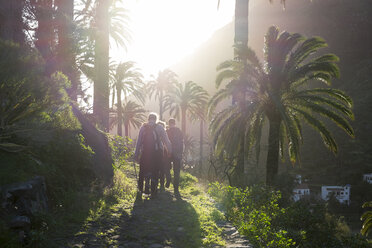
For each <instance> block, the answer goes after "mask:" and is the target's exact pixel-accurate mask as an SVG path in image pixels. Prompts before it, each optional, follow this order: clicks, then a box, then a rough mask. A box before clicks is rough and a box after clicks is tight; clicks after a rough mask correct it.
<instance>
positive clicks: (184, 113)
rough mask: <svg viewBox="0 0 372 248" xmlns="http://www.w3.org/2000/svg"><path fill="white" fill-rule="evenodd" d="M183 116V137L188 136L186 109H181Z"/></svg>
mask: <svg viewBox="0 0 372 248" xmlns="http://www.w3.org/2000/svg"><path fill="white" fill-rule="evenodd" d="M181 115H182V127H181V128H182V133H183V136H185V135H186V109H181Z"/></svg>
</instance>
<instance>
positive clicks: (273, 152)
mask: <svg viewBox="0 0 372 248" xmlns="http://www.w3.org/2000/svg"><path fill="white" fill-rule="evenodd" d="M326 46H327V44H326V42H325V41H324V40H323V39H321V38H319V37H313V38H309V39H305V38H304V37H303V36H301V35H300V34H289V33H288V32H282V33H281V34H279V30H278V29H277V28H276V27H270V28H269V30H268V32H267V34H266V36H265V46H264V55H265V61H264V64H262V63H260V61H259V60H258V58H257V56H256V55H255V53H254V52H253V51H252V50H250V49H248V48H247V47H244V46H241V47H239V46H238V47H237V51H238V54H239V56H240V61H236V60H231V61H226V62H224V63H222V64H221V65H220V67H219V69H225V70H226V72H225V71H223V72H222V73H224V75H225V77H223V76H221V75H219V77H217V79H218V80H217V85H218V83H221V81H222V80H221V79H223V78H224V79H226V78H231V79H233V80H232V81H231V82H230V83H228V84H227V85H226V87H225V88H224V89H222V90H220V91H219V92H217V94H216V95H215V96H214V97H213V98H212V100H211V108H210V111H213V108H214V107H215V106H216V105H217V104H218V103H219V102H221V101H222V100H223V99H225V98H226V97H228V96H230V93H231V92H232V91H233V89H234V87H236V85H241V84H244V83H245V90H244V92H245V94H244V95H243V96H242V98H243V99H244V101H241V104H238V105H233V106H230V107H227V108H225V109H224V110H222V111H221V112H220V113H218V114H217V115H216V116H215V118H214V119H213V121H212V124H211V130H212V132H213V134H214V140H215V142H216V145H217V147H219V149H220V150H225V149H226V150H231V149H233V148H232V147H228V146H229V145H233V144H234V143H235V142H236V140H239V136H243V135H242V133H243V132H244V138H245V142H244V144H245V145H246V146H247V151H248V149H252V147H253V146H258V145H259V143H260V139H261V131H262V127H263V124H264V122H265V121H268V124H269V140H268V154H267V162H266V170H267V172H266V173H267V176H266V183H267V184H268V185H272V183H273V180H274V177H275V175H277V173H278V158H279V155H280V156H281V157H282V158H283V156H284V149H285V146H287V147H288V152H289V157H290V160H291V161H292V162H295V161H296V159H297V158H298V156H299V144H300V142H301V141H302V133H301V129H302V124H301V120H304V121H305V122H306V123H308V124H309V125H310V126H311V127H313V128H314V129H315V130H316V131H318V132H319V133H320V135H321V137H322V139H323V141H324V143H325V145H326V146H327V147H328V148H329V149H330V150H331V151H333V152H335V153H336V152H337V144H336V142H335V140H334V137H333V136H332V134H331V132H330V131H329V130H328V129H327V127H326V126H325V125H324V123H323V121H322V120H321V119H320V118H319V117H320V116H321V117H326V118H328V119H330V120H331V121H333V122H335V123H336V124H337V125H338V126H340V127H341V128H342V129H343V130H345V131H346V133H347V134H349V135H350V136H352V137H353V136H354V131H353V129H352V127H351V126H350V124H349V121H348V119H353V113H352V111H351V107H352V100H351V99H350V97H348V96H347V95H346V94H345V93H344V92H342V91H340V90H337V89H333V88H330V87H328V88H315V87H313V85H312V83H314V82H320V83H324V84H325V85H327V86H330V83H331V79H332V78H334V77H338V76H339V69H338V66H337V65H336V62H337V61H338V57H337V56H335V55H333V54H325V55H322V56H319V57H316V58H313V57H311V58H310V55H312V54H314V53H316V52H317V51H318V50H319V49H320V48H323V47H326ZM243 61H246V62H243ZM245 65H246V66H245ZM229 68H230V69H229ZM227 71H230V74H229V73H227ZM232 72H237V73H236V74H235V73H232ZM237 75H243V76H242V77H240V78H238V76H237ZM237 78H238V79H237ZM239 79H243V80H244V81H243V83H242V82H240V81H239ZM220 80H221V81H220ZM237 130H240V132H237ZM237 146H238V144H236V143H235V146H234V147H235V148H236V147H237ZM258 150H259V149H258ZM245 154H247V152H246V153H245Z"/></svg>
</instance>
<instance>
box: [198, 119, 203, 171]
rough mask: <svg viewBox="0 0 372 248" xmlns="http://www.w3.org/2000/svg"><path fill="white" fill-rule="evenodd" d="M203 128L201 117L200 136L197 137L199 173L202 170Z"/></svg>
mask: <svg viewBox="0 0 372 248" xmlns="http://www.w3.org/2000/svg"><path fill="white" fill-rule="evenodd" d="M203 129H204V120H203V119H201V120H200V136H199V137H200V138H199V146H200V150H199V174H200V175H201V174H202V172H203V168H202V167H203V136H204V135H203V134H204V133H203Z"/></svg>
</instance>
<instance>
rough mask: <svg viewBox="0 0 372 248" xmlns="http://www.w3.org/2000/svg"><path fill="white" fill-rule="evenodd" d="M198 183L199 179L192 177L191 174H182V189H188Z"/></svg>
mask: <svg viewBox="0 0 372 248" xmlns="http://www.w3.org/2000/svg"><path fill="white" fill-rule="evenodd" d="M197 182H198V179H197V178H196V177H194V176H193V175H191V174H190V173H184V172H182V171H181V173H180V187H181V188H187V187H190V186H191V185H193V184H195V183H197Z"/></svg>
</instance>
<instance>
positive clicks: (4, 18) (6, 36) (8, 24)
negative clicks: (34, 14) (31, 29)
mask: <svg viewBox="0 0 372 248" xmlns="http://www.w3.org/2000/svg"><path fill="white" fill-rule="evenodd" d="M0 6H1V8H0V16H1V23H0V38H1V39H3V40H11V41H14V42H17V43H20V44H24V43H25V35H24V32H23V28H24V24H23V21H22V14H23V12H22V11H23V8H24V1H14V0H13V1H9V0H0Z"/></svg>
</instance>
